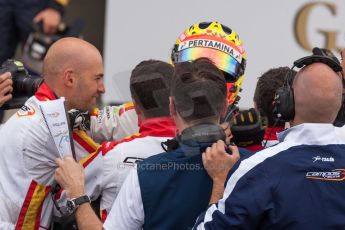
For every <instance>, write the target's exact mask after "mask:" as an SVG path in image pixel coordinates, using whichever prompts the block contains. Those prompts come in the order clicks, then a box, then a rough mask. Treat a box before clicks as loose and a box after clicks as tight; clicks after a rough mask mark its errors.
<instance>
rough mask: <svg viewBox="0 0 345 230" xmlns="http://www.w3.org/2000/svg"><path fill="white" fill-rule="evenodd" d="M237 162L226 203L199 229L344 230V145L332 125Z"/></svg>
mask: <svg viewBox="0 0 345 230" xmlns="http://www.w3.org/2000/svg"><path fill="white" fill-rule="evenodd" d="M278 139H279V141H280V142H281V143H280V144H278V145H276V146H273V147H270V148H267V149H265V150H263V151H260V152H258V153H256V154H254V155H253V156H251V157H249V158H247V159H245V160H243V161H241V162H238V163H237V164H236V165H235V166H234V168H233V169H232V170H231V171H230V179H229V180H228V181H227V183H226V187H225V191H224V194H223V198H222V199H221V200H220V201H219V202H218V203H217V204H213V205H211V206H210V207H209V208H208V209H207V211H206V212H204V213H202V214H201V215H200V216H199V218H198V219H197V221H196V224H195V226H194V229H289V230H290V229H296V230H297V229H343V228H344V226H345V213H344V207H345V192H344V191H345V182H344V181H345V141H344V140H341V139H339V138H338V137H337V136H336V133H335V127H333V125H331V124H311V123H309V124H301V125H298V126H295V127H292V128H289V129H287V130H286V131H284V132H282V133H280V134H279V135H278Z"/></svg>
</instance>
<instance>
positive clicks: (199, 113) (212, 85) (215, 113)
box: [171, 58, 226, 124]
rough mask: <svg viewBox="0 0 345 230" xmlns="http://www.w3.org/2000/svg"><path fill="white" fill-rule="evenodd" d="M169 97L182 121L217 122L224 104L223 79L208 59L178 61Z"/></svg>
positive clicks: (224, 90)
mask: <svg viewBox="0 0 345 230" xmlns="http://www.w3.org/2000/svg"><path fill="white" fill-rule="evenodd" d="M171 96H172V98H173V101H174V107H175V109H176V111H177V113H178V115H179V116H180V117H181V118H182V119H183V120H184V121H185V122H187V123H194V124H196V123H203V122H216V123H218V122H219V117H220V116H221V115H222V113H223V112H224V108H225V106H226V84H225V79H224V77H223V74H222V72H221V71H220V70H219V69H218V68H217V67H216V66H215V65H214V64H213V63H212V62H211V61H210V60H208V59H207V58H200V59H197V60H195V61H192V62H183V63H178V64H177V65H176V68H175V74H174V78H173V82H172V85H171Z"/></svg>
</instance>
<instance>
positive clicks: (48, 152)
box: [0, 83, 102, 230]
mask: <svg viewBox="0 0 345 230" xmlns="http://www.w3.org/2000/svg"><path fill="white" fill-rule="evenodd" d="M55 98H56V97H55V95H54V94H53V92H52V91H51V90H50V89H49V87H48V86H47V85H46V84H45V83H43V84H42V85H41V87H40V88H39V90H38V91H37V92H36V94H35V96H33V97H31V98H30V99H29V100H28V101H26V103H25V105H24V106H23V107H22V108H21V109H20V110H18V112H17V113H16V114H15V115H13V116H12V117H11V118H10V119H9V120H8V121H7V122H6V123H5V124H4V125H3V127H2V128H1V130H0V136H1V140H0V149H1V151H0V177H1V178H0V228H1V229H14V228H15V229H25V230H31V229H40V230H41V229H48V228H49V225H50V222H51V214H52V211H53V202H52V198H51V196H52V194H51V193H50V190H51V187H50V185H51V184H52V183H53V180H54V172H55V169H56V167H57V166H56V163H55V159H56V158H58V157H60V155H59V153H58V150H57V148H56V146H55V144H54V141H53V138H52V137H51V134H50V133H49V130H48V128H47V125H46V123H45V120H44V118H43V116H42V114H41V111H40V108H39V104H40V101H45V100H54V99H55ZM73 139H74V145H75V150H76V156H77V160H79V159H83V158H85V156H87V155H89V154H90V153H93V152H95V151H96V150H97V149H98V148H99V146H100V145H99V144H97V143H95V142H94V141H93V140H92V139H91V138H90V137H89V136H88V135H87V133H86V132H85V131H82V130H79V131H76V132H74V133H73ZM91 161H98V162H100V163H99V164H101V163H102V159H101V158H100V159H97V158H96V157H95V156H94V155H92V156H91V158H88V159H86V160H85V161H84V162H82V164H83V165H84V166H85V167H86V166H87V165H88V164H89V163H90V162H91ZM99 170H101V169H100V167H94V169H93V170H90V171H93V173H95V174H97V173H98V174H99V173H100V172H98V171H99ZM5 226H6V227H5Z"/></svg>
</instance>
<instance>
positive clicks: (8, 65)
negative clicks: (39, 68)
mask: <svg viewBox="0 0 345 230" xmlns="http://www.w3.org/2000/svg"><path fill="white" fill-rule="evenodd" d="M5 72H10V73H11V75H12V81H13V92H12V95H13V98H12V99H11V100H10V101H8V102H7V103H5V104H4V105H3V106H2V109H5V110H6V109H15V108H20V107H21V106H22V105H23V104H24V103H25V101H26V100H27V99H29V97H31V96H32V95H34V94H35V92H36V91H37V89H38V88H39V87H40V86H41V84H42V83H43V78H41V77H39V76H31V75H30V74H29V73H28V71H27V70H26V69H25V67H24V65H23V63H21V62H20V61H16V60H12V59H10V60H7V61H5V62H4V63H3V64H2V66H1V68H0V74H3V73H5Z"/></svg>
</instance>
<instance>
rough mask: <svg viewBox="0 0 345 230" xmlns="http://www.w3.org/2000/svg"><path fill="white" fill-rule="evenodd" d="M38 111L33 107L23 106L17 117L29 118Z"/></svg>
mask: <svg viewBox="0 0 345 230" xmlns="http://www.w3.org/2000/svg"><path fill="white" fill-rule="evenodd" d="M35 113H36V111H35V109H34V108H32V107H31V106H27V105H23V106H22V107H21V108H20V110H18V112H17V117H27V116H33V115H35Z"/></svg>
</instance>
